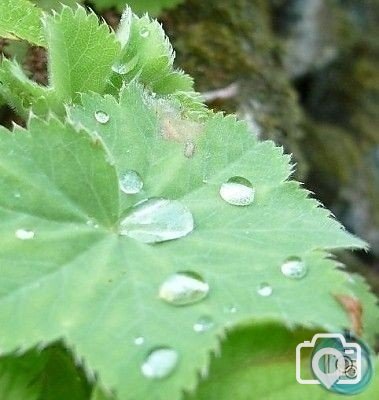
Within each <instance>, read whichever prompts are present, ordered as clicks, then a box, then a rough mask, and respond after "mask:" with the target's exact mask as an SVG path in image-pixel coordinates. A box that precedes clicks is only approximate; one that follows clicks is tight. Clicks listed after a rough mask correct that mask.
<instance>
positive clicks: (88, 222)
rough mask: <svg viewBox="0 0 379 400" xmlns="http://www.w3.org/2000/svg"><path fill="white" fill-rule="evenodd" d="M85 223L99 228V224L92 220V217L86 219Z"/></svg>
mask: <svg viewBox="0 0 379 400" xmlns="http://www.w3.org/2000/svg"><path fill="white" fill-rule="evenodd" d="M86 225H88V226H90V227H92V228H95V229H98V228H99V224H98V223H97V222H96V221H95V220H94V219H88V220H87V222H86Z"/></svg>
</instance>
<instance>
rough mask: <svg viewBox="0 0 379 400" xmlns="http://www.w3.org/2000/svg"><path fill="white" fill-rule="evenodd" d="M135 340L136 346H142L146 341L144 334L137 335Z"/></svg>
mask: <svg viewBox="0 0 379 400" xmlns="http://www.w3.org/2000/svg"><path fill="white" fill-rule="evenodd" d="M133 342H134V344H135V345H136V346H141V345H143V344H144V343H145V338H144V337H143V336H137V337H135V338H134V340H133Z"/></svg>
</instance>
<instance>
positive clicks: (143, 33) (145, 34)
mask: <svg viewBox="0 0 379 400" xmlns="http://www.w3.org/2000/svg"><path fill="white" fill-rule="evenodd" d="M139 34H140V35H141V36H142V37H143V38H147V37H148V36H149V35H150V31H149V29H147V28H141V30H140V31H139Z"/></svg>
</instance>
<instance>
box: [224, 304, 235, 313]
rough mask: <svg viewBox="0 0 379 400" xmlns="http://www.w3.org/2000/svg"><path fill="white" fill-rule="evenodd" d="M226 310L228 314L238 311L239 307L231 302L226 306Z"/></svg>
mask: <svg viewBox="0 0 379 400" xmlns="http://www.w3.org/2000/svg"><path fill="white" fill-rule="evenodd" d="M224 312H226V313H228V314H235V313H236V312H237V307H236V306H235V305H233V304H229V305H227V306H226V307H224Z"/></svg>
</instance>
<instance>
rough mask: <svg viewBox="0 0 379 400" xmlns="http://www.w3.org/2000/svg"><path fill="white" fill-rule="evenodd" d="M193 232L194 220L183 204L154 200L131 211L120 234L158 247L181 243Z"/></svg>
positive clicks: (151, 199) (139, 204)
mask: <svg viewBox="0 0 379 400" xmlns="http://www.w3.org/2000/svg"><path fill="white" fill-rule="evenodd" d="M193 228H194V221H193V216H192V214H191V212H190V211H189V210H188V208H187V207H185V206H184V205H183V204H182V203H181V202H180V201H178V200H167V199H163V198H156V197H153V198H150V199H147V200H144V201H142V202H140V203H137V204H136V205H135V206H134V207H132V208H131V209H130V210H129V212H128V214H127V216H126V217H125V218H124V219H123V220H122V221H121V223H120V230H119V233H120V235H124V236H129V237H131V238H133V239H136V240H138V241H140V242H142V243H158V242H164V241H166V240H173V239H179V238H181V237H183V236H186V235H188V234H189V233H190V232H192V230H193Z"/></svg>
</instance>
